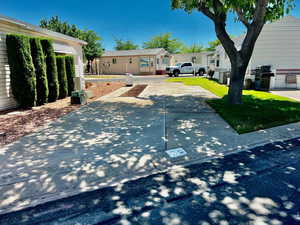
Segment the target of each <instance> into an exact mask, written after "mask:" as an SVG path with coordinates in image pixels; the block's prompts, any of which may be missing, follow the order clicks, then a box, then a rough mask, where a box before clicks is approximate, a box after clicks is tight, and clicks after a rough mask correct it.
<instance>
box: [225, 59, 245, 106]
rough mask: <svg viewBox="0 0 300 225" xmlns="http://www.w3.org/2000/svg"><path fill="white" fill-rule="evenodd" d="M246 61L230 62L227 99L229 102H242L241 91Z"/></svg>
mask: <svg viewBox="0 0 300 225" xmlns="http://www.w3.org/2000/svg"><path fill="white" fill-rule="evenodd" d="M247 66H248V63H243V62H240V63H238V62H236V63H232V64H231V74H230V86H229V91H228V101H229V103H230V104H242V92H243V87H244V79H245V75H246V70H247Z"/></svg>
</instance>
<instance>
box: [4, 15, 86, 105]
mask: <svg viewBox="0 0 300 225" xmlns="http://www.w3.org/2000/svg"><path fill="white" fill-rule="evenodd" d="M8 33H14V34H24V35H28V36H35V37H44V38H49V39H52V40H53V47H54V51H55V52H56V53H57V54H68V55H73V56H74V59H75V69H76V76H77V77H82V76H83V68H84V64H83V54H82V46H83V45H85V44H86V42H84V41H82V40H79V39H76V38H73V37H70V36H67V35H63V34H60V33H57V32H53V31H49V30H47V29H42V28H40V27H38V26H34V25H31V24H29V23H25V22H23V21H20V20H16V19H12V18H9V17H6V16H2V15H0V110H5V109H10V108H15V107H16V106H17V103H16V101H15V100H14V97H13V96H12V94H11V88H10V69H9V65H8V59H7V53H6V41H5V38H6V34H8Z"/></svg>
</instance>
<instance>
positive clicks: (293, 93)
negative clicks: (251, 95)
mask: <svg viewBox="0 0 300 225" xmlns="http://www.w3.org/2000/svg"><path fill="white" fill-rule="evenodd" d="M272 93H273V94H275V95H280V96H283V97H288V98H291V99H294V100H296V101H300V90H296V89H292V90H287V89H284V90H275V91H272Z"/></svg>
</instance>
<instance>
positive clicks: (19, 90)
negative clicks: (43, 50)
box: [6, 34, 36, 108]
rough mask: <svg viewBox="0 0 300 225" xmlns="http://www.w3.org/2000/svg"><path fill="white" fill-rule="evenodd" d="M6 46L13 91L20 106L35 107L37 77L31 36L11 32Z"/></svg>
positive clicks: (7, 37)
mask: <svg viewBox="0 0 300 225" xmlns="http://www.w3.org/2000/svg"><path fill="white" fill-rule="evenodd" d="M6 46H7V56H8V63H9V66H10V79H11V88H12V93H13V95H14V97H15V99H16V101H17V102H18V104H19V106H20V107H22V108H30V107H33V106H35V104H36V78H35V70H34V65H33V61H32V57H31V51H30V43H29V37H26V36H23V35H15V34H9V35H7V36H6Z"/></svg>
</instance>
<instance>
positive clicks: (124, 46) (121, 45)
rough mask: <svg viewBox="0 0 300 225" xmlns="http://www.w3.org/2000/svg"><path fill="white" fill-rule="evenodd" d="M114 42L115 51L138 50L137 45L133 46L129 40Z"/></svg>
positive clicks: (116, 40)
mask: <svg viewBox="0 0 300 225" xmlns="http://www.w3.org/2000/svg"><path fill="white" fill-rule="evenodd" d="M115 42H116V46H115V49H116V50H135V49H138V48H139V46H138V45H135V44H134V43H133V42H132V41H130V40H127V41H123V40H122V39H115Z"/></svg>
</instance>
